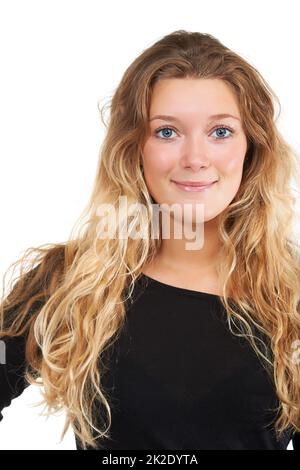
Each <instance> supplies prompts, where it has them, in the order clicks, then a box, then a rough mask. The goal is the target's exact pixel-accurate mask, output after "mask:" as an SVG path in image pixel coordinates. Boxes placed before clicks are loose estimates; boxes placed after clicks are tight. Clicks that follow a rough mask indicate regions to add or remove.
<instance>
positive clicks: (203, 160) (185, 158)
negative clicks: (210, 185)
mask: <svg viewBox="0 0 300 470" xmlns="http://www.w3.org/2000/svg"><path fill="white" fill-rule="evenodd" d="M181 164H182V166H183V167H184V168H192V169H193V170H195V171H197V170H198V169H199V168H201V167H203V166H208V165H209V164H210V158H209V155H208V149H207V148H206V144H205V142H204V141H203V138H202V137H199V136H190V137H189V138H188V139H187V140H186V145H185V146H184V149H183V154H182V157H181Z"/></svg>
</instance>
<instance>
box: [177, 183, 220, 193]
mask: <svg viewBox="0 0 300 470" xmlns="http://www.w3.org/2000/svg"><path fill="white" fill-rule="evenodd" d="M171 181H172V183H174V184H175V185H176V186H177V188H179V189H181V190H183V191H187V192H200V191H205V190H206V189H210V188H211V187H212V186H213V185H214V184H215V183H217V181H213V182H212V183H209V184H199V183H197V182H193V183H192V182H189V183H182V182H180V183H179V182H177V181H174V180H171Z"/></svg>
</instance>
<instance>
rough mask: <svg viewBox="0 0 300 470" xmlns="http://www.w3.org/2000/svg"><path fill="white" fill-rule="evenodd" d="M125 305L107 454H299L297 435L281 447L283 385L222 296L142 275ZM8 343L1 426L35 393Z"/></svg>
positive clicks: (0, 388) (0, 380)
mask: <svg viewBox="0 0 300 470" xmlns="http://www.w3.org/2000/svg"><path fill="white" fill-rule="evenodd" d="M126 305H127V307H126V321H125V324H124V326H123V328H122V330H121V334H120V336H119V338H118V339H117V340H116V341H115V343H113V344H112V345H111V346H110V347H109V348H108V349H107V351H106V353H105V356H104V357H105V358H106V361H107V366H108V369H107V372H106V373H105V374H104V376H103V378H102V381H101V385H102V387H104V388H105V391H106V392H107V393H108V399H109V403H110V406H111V412H112V426H111V429H110V433H111V438H110V439H109V440H107V439H101V441H100V440H98V441H97V442H98V443H99V449H100V450H101V449H109V450H113V449H122V450H125V449H147V450H202V449H207V450H209V449H214V450H217V449H224V450H230V449H235V450H246V449H253V450H258V449H267V450H284V449H286V448H287V446H288V444H289V442H290V441H291V440H292V443H293V447H294V450H299V449H300V433H294V432H293V430H292V429H289V430H288V431H286V432H285V434H284V436H283V437H282V438H281V439H280V440H279V441H278V440H277V439H276V434H275V430H274V422H275V411H274V410H275V407H276V406H277V405H278V404H279V402H278V398H277V395H276V392H275V387H274V383H273V381H272V380H271V378H270V376H269V375H268V373H267V372H266V370H265V368H264V367H263V366H262V363H261V361H260V360H259V358H258V356H257V355H256V354H255V352H254V350H253V348H252V346H251V345H250V343H249V341H248V340H247V339H245V338H241V337H237V336H235V335H233V334H232V332H231V331H230V329H229V326H228V323H227V320H226V312H225V309H224V307H223V306H222V305H221V302H220V299H219V297H218V296H217V295H213V294H210V293H205V292H198V291H194V290H189V289H183V288H179V287H175V286H171V285H168V284H165V283H162V282H160V281H158V280H155V279H153V278H150V277H148V276H146V275H144V274H142V276H141V277H140V278H139V280H138V282H137V284H136V286H135V289H134V296H133V301H131V302H129V303H127V304H126ZM4 341H5V343H6V363H5V364H0V421H1V420H2V418H3V415H2V414H1V410H3V408H4V407H6V406H9V405H10V403H11V400H12V399H13V398H15V397H17V396H19V395H20V394H21V393H22V392H23V390H24V389H25V387H26V386H27V383H26V382H25V381H24V379H23V373H24V370H25V366H26V361H25V352H24V351H25V339H24V338H23V337H16V338H11V339H8V340H4ZM102 417H103V415H102ZM96 419H98V417H96ZM99 419H100V411H99ZM101 419H102V418H101ZM99 423H100V421H99ZM101 423H102V424H103V421H101ZM76 446H77V449H81V448H82V447H81V445H80V442H79V440H78V439H76Z"/></svg>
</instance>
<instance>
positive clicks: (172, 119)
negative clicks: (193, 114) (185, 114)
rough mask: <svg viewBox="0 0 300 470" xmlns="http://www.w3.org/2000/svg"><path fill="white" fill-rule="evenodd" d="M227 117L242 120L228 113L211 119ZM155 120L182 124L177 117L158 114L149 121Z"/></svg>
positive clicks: (212, 116)
mask: <svg viewBox="0 0 300 470" xmlns="http://www.w3.org/2000/svg"><path fill="white" fill-rule="evenodd" d="M226 117H231V118H233V119H237V120H238V121H240V119H239V118H238V117H237V116H233V114H228V113H219V114H212V115H211V116H209V119H211V120H213V119H222V118H226ZM154 119H162V120H164V121H178V122H180V119H178V118H176V117H175V116H168V115H167V114H157V115H156V116H153V117H152V118H150V119H149V122H150V121H153V120H154Z"/></svg>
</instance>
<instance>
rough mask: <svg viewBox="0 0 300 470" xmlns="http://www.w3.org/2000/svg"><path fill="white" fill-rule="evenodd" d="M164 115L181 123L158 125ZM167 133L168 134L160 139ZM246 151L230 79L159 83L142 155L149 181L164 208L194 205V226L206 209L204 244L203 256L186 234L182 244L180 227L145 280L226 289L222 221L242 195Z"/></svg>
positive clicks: (145, 271) (245, 141)
mask: <svg viewBox="0 0 300 470" xmlns="http://www.w3.org/2000/svg"><path fill="white" fill-rule="evenodd" d="M219 113H228V114H232V115H233V116H236V117H237V118H239V120H237V119H234V118H232V117H222V118H218V119H216V118H214V119H212V118H210V116H212V115H214V114H219ZM158 114H160V115H162V114H164V115H171V116H175V117H176V118H177V119H178V121H171V120H169V119H163V120H162V119H154V120H152V118H153V117H154V116H155V115H158ZM220 125H224V126H225V127H226V126H229V129H223V130H222V129H220ZM160 127H167V129H164V130H160V131H159V132H158V133H157V134H155V131H156V130H157V129H158V128H160ZM222 127H223V126H222ZM170 128H171V129H172V130H170ZM230 130H232V131H234V132H233V133H231V131H230ZM246 151H247V139H246V135H245V132H244V129H243V124H242V121H241V116H240V112H239V107H238V103H237V100H236V97H235V95H234V93H233V91H232V90H231V88H230V87H229V85H227V84H226V83H225V82H224V81H222V80H220V79H195V78H184V79H174V78H172V79H163V80H160V81H158V82H157V83H156V84H155V86H154V90H153V96H152V99H151V104H150V112H149V133H148V136H147V139H146V141H145V143H144V147H143V154H142V157H143V168H144V178H145V182H146V185H147V187H148V189H149V192H150V193H151V195H152V197H153V199H154V201H155V202H156V203H157V204H162V203H166V204H168V205H172V204H174V203H177V204H179V205H180V206H181V207H182V208H183V207H184V205H185V204H186V203H188V204H191V203H192V208H193V211H192V213H191V216H190V218H189V221H190V222H193V227H194V226H195V225H194V224H195V221H196V218H195V217H196V212H195V208H196V204H197V203H198V204H199V203H200V204H202V205H203V219H202V223H204V244H203V246H202V248H201V249H199V250H188V249H186V241H187V239H186V238H185V237H184V234H183V237H181V238H180V239H175V238H174V229H173V230H171V234H170V235H171V236H170V237H169V238H168V239H163V240H162V246H161V250H160V252H159V254H158V256H157V258H156V260H155V262H154V263H153V264H152V265H151V266H150V265H149V266H147V267H145V269H144V273H145V274H148V275H149V276H152V277H154V278H156V279H158V278H159V279H158V280H161V281H163V282H166V283H170V284H173V285H178V286H179V287H180V286H181V287H184V286H185V287H187V286H190V287H191V286H192V287H193V286H194V287H198V290H199V280H200V279H202V283H200V290H201V289H205V288H206V290H207V289H208V290H209V291H211V292H219V291H220V286H218V282H217V278H216V272H215V261H214V260H215V259H216V255H217V254H218V251H219V247H220V244H219V240H218V236H217V227H218V216H219V214H221V213H222V211H223V210H224V209H225V208H226V207H227V206H228V205H229V204H230V202H231V201H232V200H233V198H234V197H235V195H236V193H237V191H238V188H239V186H240V182H241V179H242V172H243V164H244V159H245V155H246ZM173 179H174V180H176V181H184V180H185V181H200V180H201V181H210V182H211V181H215V180H218V181H217V183H216V184H215V185H214V186H213V187H212V188H211V189H209V190H207V191H203V192H184V191H182V190H180V189H178V188H177V186H176V185H175V184H174V183H173V182H172V181H171V180H173ZM171 217H172V213H171ZM172 220H173V221H174V224H176V223H179V221H178V220H179V219H178V220H177V217H176V215H175V216H174V217H173V219H172ZM185 220H187V219H185ZM180 223H181V224H182V219H181V221H180ZM195 279H196V280H195ZM205 279H206V284H205ZM203 282H204V284H203ZM194 283H196V284H194ZM201 286H202V287H201ZM205 286H206V287H205Z"/></svg>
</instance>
